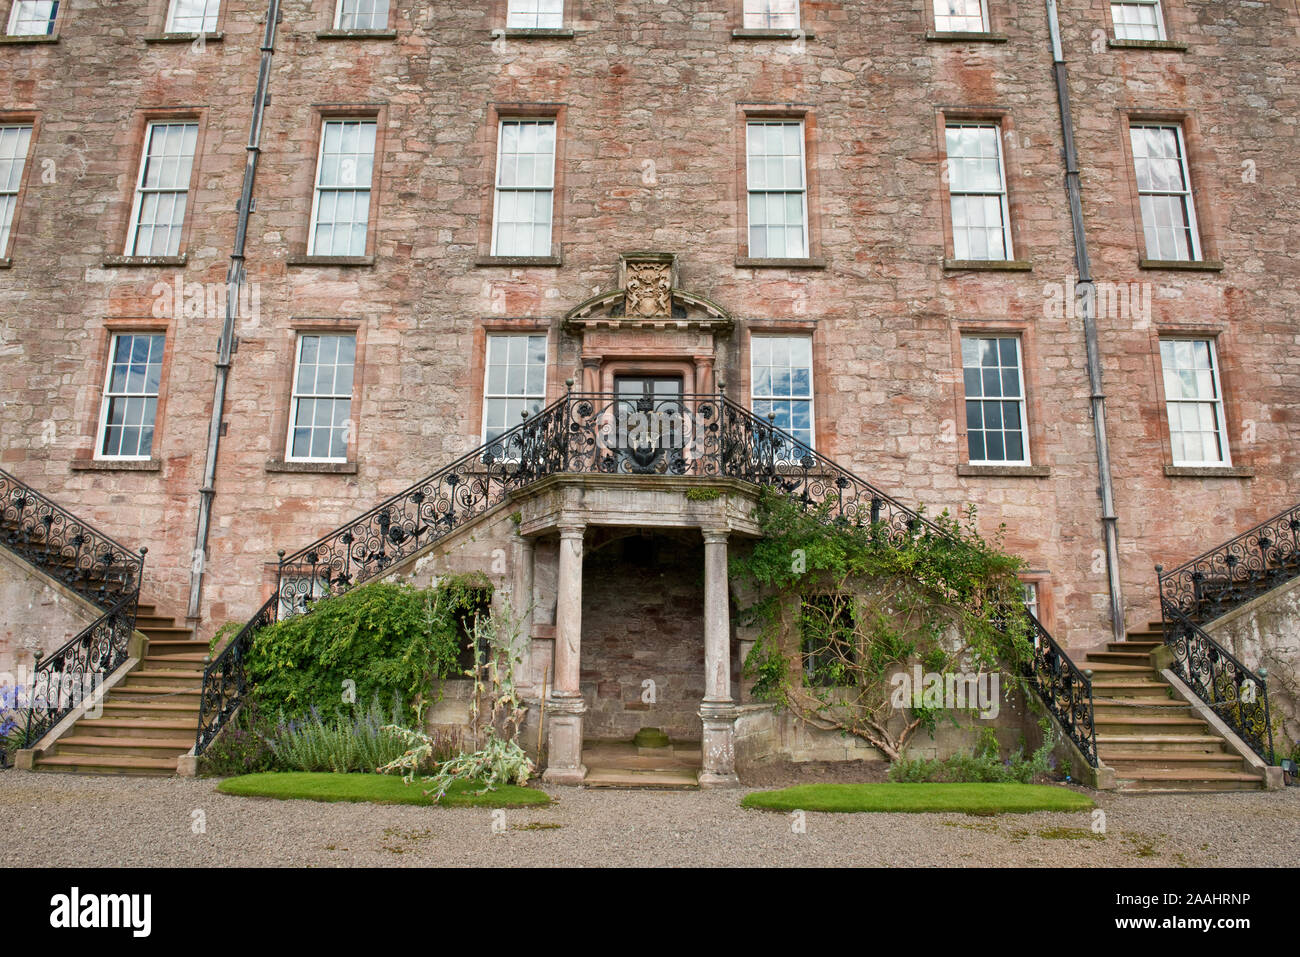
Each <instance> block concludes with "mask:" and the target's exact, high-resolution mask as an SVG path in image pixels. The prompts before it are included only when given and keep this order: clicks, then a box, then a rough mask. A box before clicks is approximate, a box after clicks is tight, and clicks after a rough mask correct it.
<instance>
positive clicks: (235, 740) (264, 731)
mask: <svg viewBox="0 0 1300 957" xmlns="http://www.w3.org/2000/svg"><path fill="white" fill-rule="evenodd" d="M273 729H274V725H273V724H271V722H270V721H268V720H267V719H266V718H264V717H263V716H262V714H261V713H260V711H259V710H258V708H257V704H256V702H254V701H252V700H251V699H250V700H248V701H247V702H246V703H245V704H244V706H243V707H242V708H240V709H239V713H238V714H236V715H235V718H234V720H233V721H231V722H230V724H229V725H228V726H227V727H226V729H225V730H224V731H222V732H221V734H219V735H218V736H217V739H216V740H215V741H213V742H212V743H211V744H210V745H208V747H207V748H206V749H205V750H204V752H203V755H202V756H201V757H200V758H199V773H201V774H205V775H215V776H217V777H222V778H226V777H231V776H233V775H236V774H256V773H258V772H259V771H271V770H274V768H275V754H274V753H273V752H272V751H271V747H270V745H268V744H267V741H266V738H267V735H268V734H269V733H270V732H271V731H272V730H273Z"/></svg>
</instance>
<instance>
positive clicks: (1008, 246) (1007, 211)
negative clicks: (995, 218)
mask: <svg viewBox="0 0 1300 957" xmlns="http://www.w3.org/2000/svg"><path fill="white" fill-rule="evenodd" d="M959 128H963V129H984V130H992V131H993V145H994V148H995V149H996V150H997V161H998V193H997V195H998V197H999V200H1000V202H999V206H1000V208H1001V210H1002V253H1003V255H1002V258H1001V259H996V258H985V259H978V260H976V259H971V258H970V256H969V255H966V256H962V255H960V254H958V252H957V216H956V212H955V211H954V209H953V205H954V200H955V199H956V197H958V196H991V195H994V194H992V193H990V192H988V191H987V190H974V189H972V190H961V191H958V190H956V189H955V188H954V186H955V185H956V184H955V180H956V176H955V175H953V170H954V167H953V165H952V161H953V157H952V156H949V155H947V151H948V131H949V130H952V129H959ZM943 136H944V154H945V155H946V156H947V159H948V217H949V219H951V220H952V233H953V258H954V259H959V260H967V261H969V262H1010V261H1012V260H1014V259H1015V258H1016V254H1015V247H1014V246H1013V245H1012V242H1011V200H1010V198H1009V193H1008V190H1007V159H1006V155H1005V153H1004V151H1003V149H1002V124H1001V123H998V122H996V121H988V120H984V121H981V120H952V121H946V122H945V123H944V128H943ZM969 252H970V250H969V249H967V253H968V254H969Z"/></svg>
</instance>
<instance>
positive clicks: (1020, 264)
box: [943, 259, 1034, 272]
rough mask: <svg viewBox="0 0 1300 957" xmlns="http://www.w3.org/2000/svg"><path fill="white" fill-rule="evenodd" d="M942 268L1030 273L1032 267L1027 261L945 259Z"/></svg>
mask: <svg viewBox="0 0 1300 957" xmlns="http://www.w3.org/2000/svg"><path fill="white" fill-rule="evenodd" d="M943 268H944V269H946V270H950V271H956V270H984V271H987V272H1031V271H1032V270H1033V268H1034V266H1033V264H1032V263H1031V262H1029V260H1027V259H945V260H944V261H943Z"/></svg>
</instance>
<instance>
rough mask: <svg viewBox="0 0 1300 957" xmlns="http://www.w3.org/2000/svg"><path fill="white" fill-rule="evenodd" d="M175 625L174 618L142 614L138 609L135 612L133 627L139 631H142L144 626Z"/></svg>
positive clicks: (161, 626) (168, 626)
mask: <svg viewBox="0 0 1300 957" xmlns="http://www.w3.org/2000/svg"><path fill="white" fill-rule="evenodd" d="M175 626H176V619H175V618H167V617H164V616H163V615H144V614H141V613H140V612H139V611H137V612H136V613H135V627H136V628H138V629H139V630H140V631H144V630H145V629H146V628H174V627H175Z"/></svg>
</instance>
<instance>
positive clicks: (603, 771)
mask: <svg viewBox="0 0 1300 957" xmlns="http://www.w3.org/2000/svg"><path fill="white" fill-rule="evenodd" d="M582 786H583V787H588V788H656V789H661V790H664V789H666V790H681V791H686V790H696V789H698V788H699V786H700V781H699V772H698V771H686V770H678V771H639V770H635V769H629V768H588V769H587V776H586V777H585V778H583V779H582Z"/></svg>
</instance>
